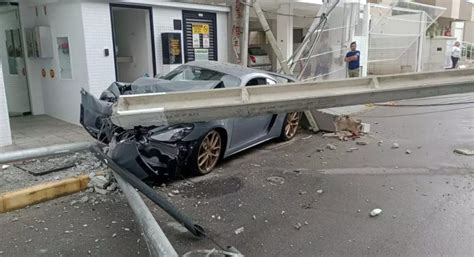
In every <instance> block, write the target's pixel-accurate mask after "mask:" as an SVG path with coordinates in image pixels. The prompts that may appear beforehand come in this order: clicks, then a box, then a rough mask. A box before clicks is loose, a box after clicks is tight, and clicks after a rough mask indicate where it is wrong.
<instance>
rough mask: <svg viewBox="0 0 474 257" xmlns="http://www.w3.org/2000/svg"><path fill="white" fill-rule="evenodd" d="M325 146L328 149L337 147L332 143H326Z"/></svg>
mask: <svg viewBox="0 0 474 257" xmlns="http://www.w3.org/2000/svg"><path fill="white" fill-rule="evenodd" d="M326 148H327V149H329V150H336V149H337V147H336V146H335V145H333V144H327V145H326Z"/></svg>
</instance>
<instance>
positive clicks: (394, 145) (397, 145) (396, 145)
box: [392, 143, 400, 149]
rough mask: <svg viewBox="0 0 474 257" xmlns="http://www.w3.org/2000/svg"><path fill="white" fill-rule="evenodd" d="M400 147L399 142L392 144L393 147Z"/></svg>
mask: <svg viewBox="0 0 474 257" xmlns="http://www.w3.org/2000/svg"><path fill="white" fill-rule="evenodd" d="M398 148H400V145H399V144H398V143H393V144H392V149H398Z"/></svg>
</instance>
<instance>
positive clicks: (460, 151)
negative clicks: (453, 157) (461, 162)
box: [454, 149, 474, 156]
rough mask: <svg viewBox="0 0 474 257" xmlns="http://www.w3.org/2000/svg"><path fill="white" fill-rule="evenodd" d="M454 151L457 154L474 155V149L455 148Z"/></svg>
mask: <svg viewBox="0 0 474 257" xmlns="http://www.w3.org/2000/svg"><path fill="white" fill-rule="evenodd" d="M454 153H457V154H462V155H467V156H472V155H474V150H469V149H455V150H454Z"/></svg>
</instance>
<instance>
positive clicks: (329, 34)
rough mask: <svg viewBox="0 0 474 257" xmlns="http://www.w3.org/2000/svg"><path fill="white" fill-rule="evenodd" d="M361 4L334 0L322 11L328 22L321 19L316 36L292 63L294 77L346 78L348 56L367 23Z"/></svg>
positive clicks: (311, 78)
mask: <svg viewBox="0 0 474 257" xmlns="http://www.w3.org/2000/svg"><path fill="white" fill-rule="evenodd" d="M360 11H361V5H360V3H359V2H358V1H352V2H351V3H347V2H346V1H336V0H331V1H329V3H328V4H327V5H326V8H322V13H326V14H327V18H326V19H324V18H320V19H319V24H318V25H319V26H318V27H317V28H316V30H315V31H314V33H312V34H311V35H309V36H310V39H309V42H308V43H307V44H306V46H305V47H304V48H303V49H298V50H296V51H295V52H298V51H299V50H301V51H302V54H301V56H300V57H299V58H297V59H296V60H293V62H291V64H292V68H293V74H294V75H295V76H297V77H298V78H300V79H301V80H319V79H328V78H332V79H333V78H344V77H346V63H345V62H344V57H345V54H346V53H347V51H348V49H349V45H350V43H351V41H352V40H353V37H354V36H355V35H356V34H357V32H360V31H362V29H361V28H360V26H361V24H362V23H363V22H362V20H361V18H363V17H361V16H360ZM320 15H321V13H320Z"/></svg>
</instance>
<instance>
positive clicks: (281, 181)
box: [267, 176, 285, 185]
mask: <svg viewBox="0 0 474 257" xmlns="http://www.w3.org/2000/svg"><path fill="white" fill-rule="evenodd" d="M267 181H268V182H270V183H271V184H280V185H282V184H284V183H285V179H284V178H282V177H278V176H272V177H268V178H267Z"/></svg>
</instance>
